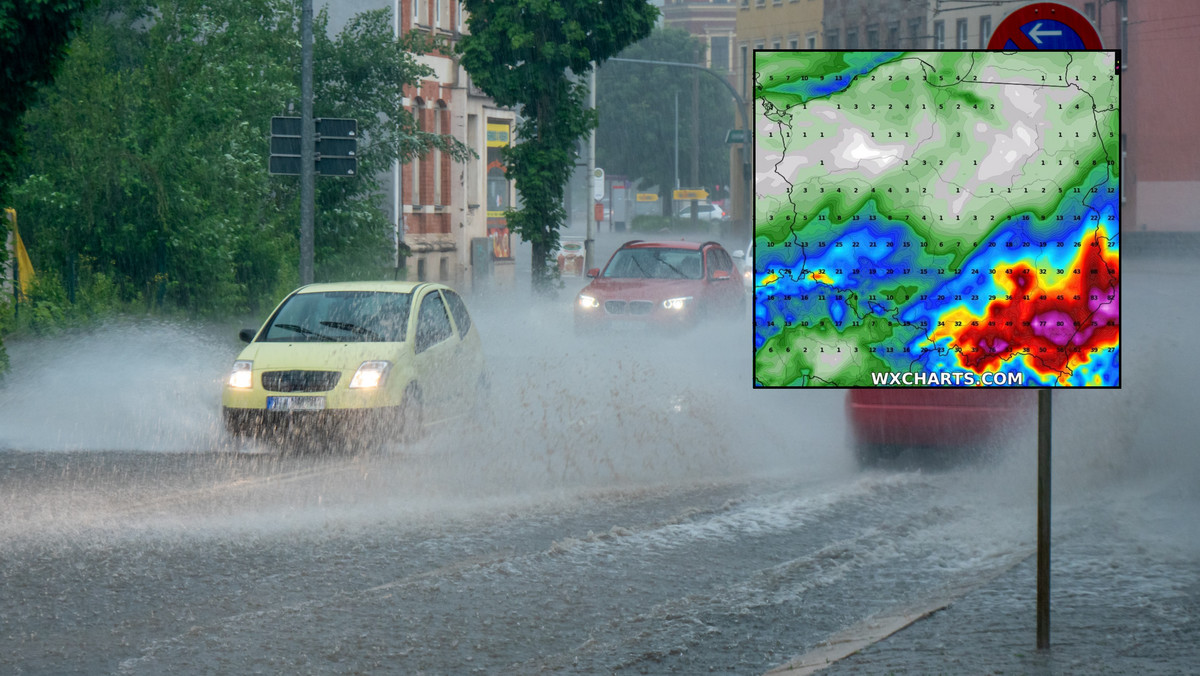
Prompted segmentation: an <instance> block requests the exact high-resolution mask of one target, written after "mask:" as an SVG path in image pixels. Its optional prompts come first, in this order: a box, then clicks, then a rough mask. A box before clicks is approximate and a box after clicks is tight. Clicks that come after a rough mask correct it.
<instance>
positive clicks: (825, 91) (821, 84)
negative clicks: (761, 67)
mask: <svg viewBox="0 0 1200 676" xmlns="http://www.w3.org/2000/svg"><path fill="white" fill-rule="evenodd" d="M903 54H904V52H854V53H847V54H846V59H847V61H849V63H847V64H846V66H847V67H846V70H844V71H842V72H840V73H828V74H826V75H825V76H824V78H823V79H817V78H809V79H808V80H801V81H799V82H789V83H787V84H782V85H779V86H777V87H770V88H769V89H770V90H771V91H777V92H784V93H786V94H796V95H798V96H800V98H801V99H803V100H804V101H805V102H808V101H810V100H812V99H820V98H825V97H827V96H829V95H830V94H836V93H838V92H840V91H844V90H845V89H847V88H848V87H849V86H850V85H851V84H853V82H854V78H856V77H858V76H859V75H863V74H865V73H870V72H871V71H873V70H875V69H876V68H878V67H879V66H881V65H883V64H885V63H887V62H888V61H892V60H894V59H895V58H896V57H898V56H901V55H903ZM860 59H861V62H859V63H854V61H859V60H860ZM838 75H841V76H842V79H841V80H835V79H834V77H835V76H838Z"/></svg>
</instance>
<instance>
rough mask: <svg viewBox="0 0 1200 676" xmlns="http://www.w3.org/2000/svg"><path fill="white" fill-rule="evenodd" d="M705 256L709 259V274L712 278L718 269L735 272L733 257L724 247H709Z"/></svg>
mask: <svg viewBox="0 0 1200 676" xmlns="http://www.w3.org/2000/svg"><path fill="white" fill-rule="evenodd" d="M705 258H707V259H708V276H709V278H710V279H711V278H712V276H713V273H714V272H716V271H717V270H723V271H725V272H728V273H730V274H733V259H732V258H730V257H729V254H727V253H725V250H724V249H715V248H714V249H709V250H708V254H707V255H706V256H705Z"/></svg>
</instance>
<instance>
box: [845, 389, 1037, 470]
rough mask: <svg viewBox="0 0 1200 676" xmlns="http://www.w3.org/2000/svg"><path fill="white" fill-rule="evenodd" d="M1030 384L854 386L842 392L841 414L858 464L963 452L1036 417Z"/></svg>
mask: <svg viewBox="0 0 1200 676" xmlns="http://www.w3.org/2000/svg"><path fill="white" fill-rule="evenodd" d="M1036 416H1037V396H1036V394H1035V392H1034V391H1033V390H1028V389H1021V388H1009V387H987V388H984V387H970V388H964V387H942V388H937V387H934V388H918V387H894V388H856V389H851V390H848V391H847V392H846V418H847V419H848V420H849V423H850V433H851V442H852V443H853V444H854V449H855V453H856V456H857V459H858V462H859V464H860V465H861V466H864V467H869V466H873V465H877V464H880V463H886V462H889V461H893V460H895V459H897V458H898V457H899V456H900V455H901V453H903V452H905V451H912V452H915V453H916V454H917V455H916V456H915V457H916V458H917V459H920V458H921V457H923V456H927V455H929V454H931V453H941V454H942V455H945V454H947V453H948V454H950V455H953V456H962V455H964V454H978V453H980V452H983V451H986V450H989V448H990V447H992V446H994V444H995V442H996V441H997V440H1002V439H1003V437H1004V435H1005V434H1006V433H1012V432H1014V431H1017V430H1023V429H1025V428H1026V426H1028V425H1029V424H1031V423H1032V422H1034V421H1035V420H1036Z"/></svg>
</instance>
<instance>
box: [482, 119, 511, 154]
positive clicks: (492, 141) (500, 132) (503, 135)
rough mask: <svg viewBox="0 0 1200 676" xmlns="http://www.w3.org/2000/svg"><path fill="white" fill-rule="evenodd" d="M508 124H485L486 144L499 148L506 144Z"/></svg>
mask: <svg viewBox="0 0 1200 676" xmlns="http://www.w3.org/2000/svg"><path fill="white" fill-rule="evenodd" d="M508 133H509V132H508V125H507V124H491V123H489V124H488V126H487V144H488V146H489V147H492V148H501V147H503V146H506V145H508Z"/></svg>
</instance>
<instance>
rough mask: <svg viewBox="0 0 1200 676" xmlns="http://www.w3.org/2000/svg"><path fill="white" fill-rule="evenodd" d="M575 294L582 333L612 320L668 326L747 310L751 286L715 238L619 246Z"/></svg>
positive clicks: (576, 314)
mask: <svg viewBox="0 0 1200 676" xmlns="http://www.w3.org/2000/svg"><path fill="white" fill-rule="evenodd" d="M587 274H588V277H592V278H593V279H592V281H591V282H590V283H589V284H588V285H587V286H586V287H584V289H583V290H582V291H580V292H579V295H578V296H577V297H576V298H575V328H576V330H577V331H579V332H581V333H587V332H589V331H592V330H595V329H599V328H603V327H606V326H613V325H626V326H628V325H631V324H640V325H646V326H657V327H660V328H664V329H670V328H681V327H686V326H692V325H694V324H696V322H697V321H699V320H700V319H701V318H703V317H705V316H709V315H714V314H724V315H728V316H739V317H740V316H742V315H743V314H744V312H745V309H746V289H745V288H744V287H743V285H742V281H741V279H742V278H741V275H740V273H739V272H738V269H737V266H735V265H734V263H733V259H732V258H731V257H730V256H729V253H728V252H727V251H725V248H724V247H722V246H721V245H720V244H718V243H716V242H704V243H702V244H697V243H695V242H686V241H682V240H681V241H675V242H646V241H642V240H640V239H635V240H633V241H630V242H626V243H625V244H623V245H622V246H621V248H620V249H617V251H616V253H614V254H613V255H612V258H610V259H609V260H608V264H607V265H605V266H604V270H603V271H601V270H600V269H599V268H593V269H591V270H588V273H587Z"/></svg>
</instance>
